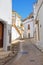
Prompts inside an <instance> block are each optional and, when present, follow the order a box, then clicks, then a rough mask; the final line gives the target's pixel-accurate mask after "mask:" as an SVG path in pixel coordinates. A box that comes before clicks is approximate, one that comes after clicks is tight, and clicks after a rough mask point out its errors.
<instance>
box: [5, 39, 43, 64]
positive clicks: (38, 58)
mask: <svg viewBox="0 0 43 65" xmlns="http://www.w3.org/2000/svg"><path fill="white" fill-rule="evenodd" d="M22 48H23V51H27V52H28V53H27V54H26V53H23V54H22V56H21V57H20V58H18V60H15V59H14V60H13V61H11V62H10V63H8V64H6V65H43V53H41V52H40V51H39V50H38V49H37V48H36V47H35V46H34V45H33V44H32V43H31V41H30V40H25V41H24V42H23V46H22Z"/></svg>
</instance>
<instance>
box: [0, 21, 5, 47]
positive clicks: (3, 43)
mask: <svg viewBox="0 0 43 65" xmlns="http://www.w3.org/2000/svg"><path fill="white" fill-rule="evenodd" d="M0 23H1V25H2V47H1V48H3V44H4V43H3V40H4V24H3V23H2V21H0Z"/></svg>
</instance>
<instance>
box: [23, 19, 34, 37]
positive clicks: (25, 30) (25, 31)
mask: <svg viewBox="0 0 43 65" xmlns="http://www.w3.org/2000/svg"><path fill="white" fill-rule="evenodd" d="M23 24H24V35H23V36H24V37H25V38H28V33H30V38H31V37H33V35H34V26H33V20H32V19H30V20H26V21H25V22H24V23H23ZM28 24H30V31H28Z"/></svg>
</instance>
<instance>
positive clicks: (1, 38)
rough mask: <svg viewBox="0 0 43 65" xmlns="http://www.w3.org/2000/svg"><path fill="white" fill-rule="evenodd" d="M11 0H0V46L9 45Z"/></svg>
mask: <svg viewBox="0 0 43 65" xmlns="http://www.w3.org/2000/svg"><path fill="white" fill-rule="evenodd" d="M11 25H12V0H0V48H3V50H5V51H7V50H8V47H9V46H10V45H11Z"/></svg>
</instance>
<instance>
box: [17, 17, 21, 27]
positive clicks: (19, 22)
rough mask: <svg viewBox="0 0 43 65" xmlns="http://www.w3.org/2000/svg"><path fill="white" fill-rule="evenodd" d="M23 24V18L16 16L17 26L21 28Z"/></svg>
mask: <svg viewBox="0 0 43 65" xmlns="http://www.w3.org/2000/svg"><path fill="white" fill-rule="evenodd" d="M20 24H21V18H19V17H18V16H16V26H19V27H20Z"/></svg>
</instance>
